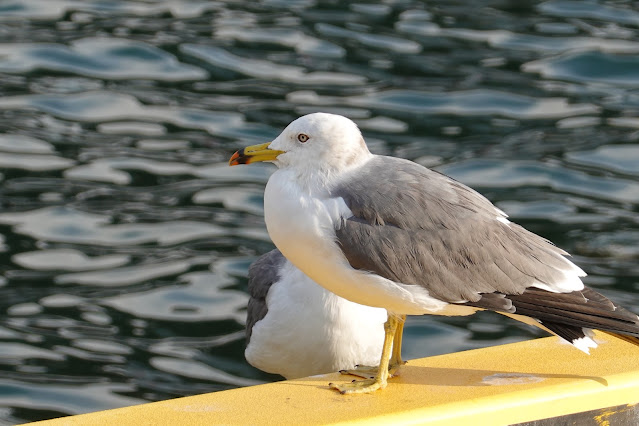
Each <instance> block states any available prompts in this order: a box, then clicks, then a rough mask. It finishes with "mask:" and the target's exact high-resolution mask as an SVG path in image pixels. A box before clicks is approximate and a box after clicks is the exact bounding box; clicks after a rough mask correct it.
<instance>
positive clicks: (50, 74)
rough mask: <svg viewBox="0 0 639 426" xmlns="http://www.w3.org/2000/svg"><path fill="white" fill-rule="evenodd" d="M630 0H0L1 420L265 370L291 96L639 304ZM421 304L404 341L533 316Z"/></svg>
mask: <svg viewBox="0 0 639 426" xmlns="http://www.w3.org/2000/svg"><path fill="white" fill-rule="evenodd" d="M635 6H636V5H635V4H633V2H630V1H609V2H606V1H566V0H551V1H547V2H524V3H521V2H506V1H499V0H492V1H491V0H484V1H474V2H466V1H443V0H442V1H413V0H394V1H383V2H370V3H365V2H359V3H356V2H352V3H351V2H338V1H313V0H296V1H278V0H265V1H259V2H255V1H248V0H247V1H243V0H237V1H233V2H209V1H196V0H193V1H190V0H184V1H160V0H158V1H133V0H129V1H109V0H106V1H91V0H89V1H77V0H55V1H52V0H0V306H1V309H0V339H1V342H0V390H1V392H0V423H7V424H11V423H18V422H24V421H28V420H38V419H45V418H51V417H55V416H61V415H69V414H77V413H83V412H88V411H95V410H101V409H107V408H113V407H119V406H124V405H131V404H138V403H142V402H145V401H156V400H162V399H167V398H172V397H178V396H183V395H191V394H197V393H203V392H210V391H216V390H221V389H228V388H233V387H237V386H245V385H251V384H255V383H260V382H264V381H270V380H275V379H277V378H276V377H275V376H270V375H266V374H264V373H261V372H259V371H257V370H255V369H253V368H252V367H251V366H249V365H248V364H247V363H246V361H245V360H244V357H243V348H244V337H243V336H244V335H243V328H244V317H245V305H246V302H247V296H246V291H245V290H246V270H247V267H248V265H249V264H250V263H251V262H252V261H253V260H254V259H255V258H256V257H257V256H259V255H260V254H262V253H264V252H266V251H268V250H269V249H271V248H272V244H271V242H270V240H269V238H268V235H267V233H266V229H265V227H264V222H263V217H262V213H263V210H262V191H263V187H264V184H265V182H266V180H267V179H268V176H269V174H270V173H271V172H272V168H270V166H269V165H264V166H260V165H256V166H253V167H234V168H228V167H227V166H226V161H227V159H228V157H229V156H230V155H231V153H232V152H234V151H235V150H236V149H238V148H239V147H241V146H244V145H247V144H251V143H257V142H264V141H268V140H269V139H270V138H272V137H274V136H276V135H277V134H278V133H279V131H280V130H281V129H282V128H283V127H284V126H285V125H286V124H288V122H289V121H291V120H292V119H294V118H296V117H297V116H299V115H302V114H305V113H309V112H313V111H326V112H335V113H340V114H344V115H347V116H349V117H351V118H352V119H354V120H355V121H356V122H357V123H358V124H359V126H360V128H361V129H362V130H363V132H364V134H365V136H366V138H367V140H368V142H369V145H370V147H371V149H372V150H373V151H374V152H376V153H383V154H391V155H395V156H401V157H405V158H409V159H412V160H414V161H417V162H419V163H421V164H424V165H427V166H429V167H434V168H437V169H438V170H441V171H443V172H445V173H447V174H450V175H451V176H453V177H455V178H457V179H459V180H461V181H463V182H464V183H466V184H469V185H471V186H473V187H475V188H477V189H478V190H480V191H481V192H483V193H484V194H485V195H486V196H488V197H489V198H490V199H491V200H493V201H494V202H496V203H497V205H498V206H499V207H500V208H502V209H503V210H505V211H506V212H507V213H508V214H509V215H510V216H511V217H512V218H513V220H516V221H518V222H519V223H521V224H523V225H525V226H526V227H528V228H529V229H531V230H533V231H535V232H537V233H540V234H541V235H543V236H545V237H548V238H550V239H552V240H553V241H554V242H556V243H557V244H558V245H560V246H561V247H563V248H565V249H567V250H568V251H570V252H571V253H573V255H574V257H575V260H576V262H577V263H578V264H579V265H580V266H581V267H582V268H583V269H585V270H586V271H587V272H588V273H589V276H588V277H587V278H586V282H587V283H588V284H589V285H591V286H593V287H596V288H597V289H599V290H600V291H601V292H603V293H605V294H607V295H608V296H610V297H612V298H615V299H617V300H619V301H620V302H623V303H625V304H626V305H628V306H630V307H633V306H634V308H635V310H637V306H638V305H639V267H638V266H637V265H638V264H639V262H638V260H639V89H638V88H639V11H638V10H636V9H634V8H633V7H635ZM539 335H541V333H538V332H537V331H535V330H532V329H529V328H527V327H526V326H525V325H522V324H518V323H515V322H513V321H509V320H507V319H505V318H502V317H499V316H497V315H490V314H487V313H484V314H478V315H476V316H475V317H474V318H473V321H472V323H471V322H470V321H469V320H468V318H431V317H414V318H411V319H410V320H409V323H408V325H407V329H406V341H405V342H406V343H405V345H404V351H405V353H404V355H405V357H406V358H413V357H421V356H427V355H434V354H439V353H444V352H451V351H458V350H463V349H469V348H476V347H481V346H487V345H495V344H500V343H505V342H511V341H517V340H523V339H528V338H531V337H534V336H539Z"/></svg>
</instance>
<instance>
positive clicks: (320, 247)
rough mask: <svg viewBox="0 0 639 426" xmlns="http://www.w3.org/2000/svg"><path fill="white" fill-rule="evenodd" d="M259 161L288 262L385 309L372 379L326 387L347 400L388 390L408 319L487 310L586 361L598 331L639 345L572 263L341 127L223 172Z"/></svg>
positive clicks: (296, 128) (255, 149)
mask: <svg viewBox="0 0 639 426" xmlns="http://www.w3.org/2000/svg"><path fill="white" fill-rule="evenodd" d="M255 161H270V162H273V163H274V164H275V165H276V166H277V167H278V170H277V171H276V172H275V173H273V175H272V176H271V177H270V179H269V181H268V184H267V186H266V191H265V194H264V208H265V221H266V226H267V229H268V232H269V235H270V237H271V239H272V240H273V242H274V243H275V245H276V246H277V248H278V249H279V250H280V251H281V252H282V253H283V254H284V256H285V257H286V258H287V259H288V260H290V261H291V263H293V264H294V265H295V266H296V267H298V268H299V269H300V270H301V271H303V272H304V273H305V274H306V275H308V276H309V277H310V278H311V279H313V280H314V281H315V282H317V283H318V284H320V285H321V286H323V287H325V288H326V289H327V290H330V291H332V292H334V293H335V294H337V295H339V296H341V297H344V298H346V299H348V300H351V301H353V302H356V303H359V304H363V305H369V306H376V307H382V308H385V309H386V310H387V311H388V321H387V323H386V324H385V334H386V336H385V342H384V347H383V349H382V356H381V361H380V365H379V369H378V372H377V375H376V377H375V378H374V379H369V380H364V381H360V382H355V383H352V384H351V383H349V384H345V385H339V386H333V387H334V388H336V389H338V390H339V391H340V392H342V393H360V392H371V391H373V390H376V389H380V388H383V387H385V386H386V380H387V378H388V376H389V373H388V371H389V363H390V364H391V367H394V366H393V365H392V362H393V361H394V360H396V359H397V358H396V357H395V353H393V354H392V356H391V350H392V342H393V340H396V343H397V337H396V332H397V330H398V329H400V330H401V324H402V323H403V319H404V317H405V315H407V314H409V315H416V314H434V315H469V314H472V313H474V312H475V311H477V310H482V309H489V310H494V311H497V312H499V313H502V314H505V315H508V316H511V317H513V318H515V319H519V320H523V321H525V322H528V323H531V322H532V323H533V324H536V325H538V326H540V327H542V328H544V329H545V330H548V331H550V332H552V333H554V334H557V335H558V336H560V337H561V338H563V339H565V340H567V341H568V342H570V343H572V344H573V345H574V346H576V347H577V348H579V349H580V350H582V351H584V352H586V353H588V351H589V349H590V348H594V347H596V346H597V343H596V342H595V341H594V340H593V339H592V330H593V329H599V330H602V331H606V332H608V333H610V334H613V335H615V336H617V337H620V338H623V339H625V340H627V341H630V342H632V343H634V344H637V345H639V317H638V316H637V315H635V314H633V313H631V312H629V311H627V310H625V309H623V308H621V307H619V306H617V305H615V304H614V303H613V302H611V301H610V300H608V299H607V298H605V297H604V296H602V295H600V294H599V293H597V292H595V291H594V290H592V289H589V288H587V287H584V285H583V283H582V281H581V279H580V277H582V276H585V273H584V272H583V271H582V270H581V269H580V268H579V267H577V266H576V265H575V264H573V263H572V262H571V261H570V260H568V259H567V257H566V256H568V253H566V252H565V251H563V250H561V249H559V248H557V247H556V246H554V245H553V244H552V243H551V242H550V241H548V240H546V239H544V238H542V237H539V236H538V235H536V234H533V233H532V232H529V231H527V230H526V229H524V228H522V227H521V226H519V225H517V224H515V223H512V222H510V221H509V220H508V219H507V218H506V215H505V214H504V213H503V212H502V211H501V210H499V209H497V208H496V207H495V206H493V205H492V204H491V203H490V201H488V200H487V199H486V198H484V197H483V196H482V195H480V194H479V193H477V192H476V191H474V190H472V189H471V188H469V187H467V186H466V185H463V184H461V183H459V182H457V181H455V180H453V179H451V178H449V177H447V176H445V175H442V174H440V173H437V172H434V171H432V170H429V169H427V168H425V167H422V166H420V165H418V164H415V163H413V162H411V161H407V160H403V159H398V158H393V157H386V156H379V155H373V154H371V153H370V152H369V151H368V148H367V147H366V144H365V142H364V139H363V137H362V135H361V133H360V131H359V129H358V128H357V126H356V125H355V123H353V122H352V121H350V120H349V119H347V118H345V117H341V116H337V115H332V114H325V113H315V114H309V115H306V116H304V117H301V118H299V119H297V120H295V121H293V122H292V123H291V124H289V126H288V127H286V129H284V131H283V132H282V133H281V134H280V135H279V136H278V137H277V138H276V139H275V140H274V141H273V142H271V143H267V144H262V145H255V146H251V147H247V148H245V149H243V150H240V151H238V152H237V153H235V154H234V155H233V157H232V158H231V161H230V164H231V165H236V164H247V163H251V162H255ZM400 342H401V336H400ZM397 346H400V345H397V344H396V345H395V347H396V349H395V351H397V350H398V349H397Z"/></svg>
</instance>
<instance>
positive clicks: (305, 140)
mask: <svg viewBox="0 0 639 426" xmlns="http://www.w3.org/2000/svg"><path fill="white" fill-rule="evenodd" d="M370 156H371V154H370V152H369V151H368V148H367V147H366V143H365V142H364V138H363V137H362V134H361V132H360V131H359V129H358V128H357V125H356V124H355V123H353V122H352V121H351V120H349V119H348V118H346V117H343V116H341V115H335V114H327V113H323V112H317V113H313V114H308V115H305V116H303V117H300V118H298V119H297V120H295V121H293V122H292V123H291V124H289V125H288V126H287V127H286V128H285V129H284V131H282V133H281V134H280V135H279V136H278V137H277V138H275V139H274V140H273V141H272V142H270V143H265V144H261V145H253V146H248V147H246V148H244V149H241V150H239V151H238V152H236V153H235V154H234V155H233V157H231V160H230V161H229V164H230V165H231V166H234V165H237V164H249V163H254V162H257V161H269V162H272V163H274V164H275V165H276V166H277V167H279V168H280V169H293V170H296V171H299V172H300V173H302V174H306V173H308V172H309V171H324V172H325V173H331V174H332V173H339V172H341V171H344V170H347V169H349V168H350V167H352V166H354V165H357V164H360V163H361V162H363V161H365V160H367V159H368V158H369V157H370Z"/></svg>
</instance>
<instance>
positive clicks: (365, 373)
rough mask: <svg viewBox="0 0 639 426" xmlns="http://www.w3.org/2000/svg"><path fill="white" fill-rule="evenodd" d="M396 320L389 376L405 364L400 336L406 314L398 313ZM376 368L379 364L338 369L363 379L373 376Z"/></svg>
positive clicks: (402, 332)
mask: <svg viewBox="0 0 639 426" xmlns="http://www.w3.org/2000/svg"><path fill="white" fill-rule="evenodd" d="M397 320H398V324H397V330H396V331H395V338H394V339H393V352H392V353H391V358H390V362H389V365H388V373H389V377H395V375H396V373H397V369H398V368H399V367H400V366H401V365H404V364H406V361H404V360H402V336H403V334H404V322H405V321H406V315H400V316H399V317H397ZM378 369H379V366H372V365H356V366H355V368H351V369H348V370H340V373H342V374H350V375H352V376H358V377H362V378H364V379H372V378H374V377H375V374H377V370H378Z"/></svg>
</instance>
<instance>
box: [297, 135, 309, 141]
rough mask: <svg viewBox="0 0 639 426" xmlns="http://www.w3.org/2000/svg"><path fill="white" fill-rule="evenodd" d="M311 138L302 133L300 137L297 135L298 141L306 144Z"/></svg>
mask: <svg viewBox="0 0 639 426" xmlns="http://www.w3.org/2000/svg"><path fill="white" fill-rule="evenodd" d="M309 139H310V138H309V137H308V135H305V134H304V133H300V134H299V135H297V140H298V141H300V142H302V143H304V142H306V141H307V140H309Z"/></svg>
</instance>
